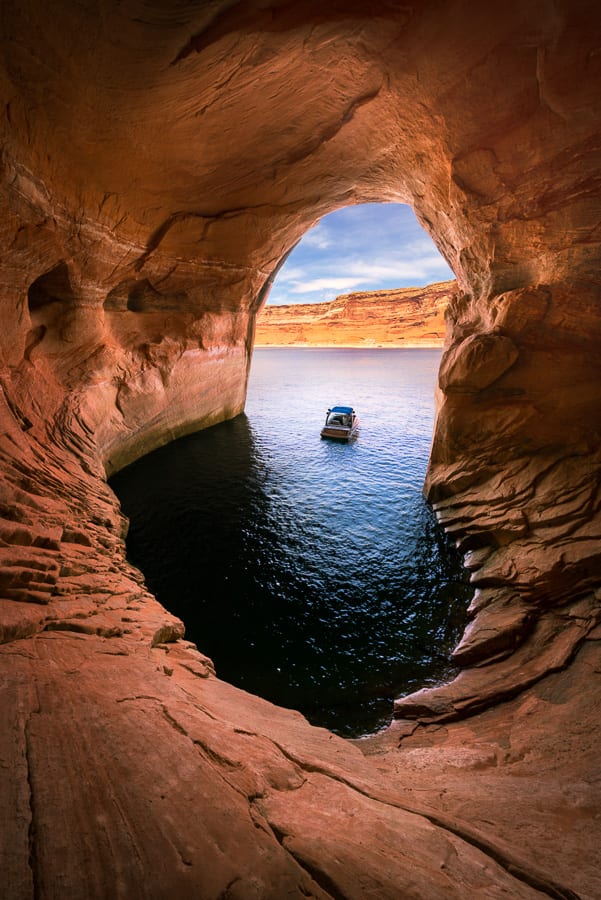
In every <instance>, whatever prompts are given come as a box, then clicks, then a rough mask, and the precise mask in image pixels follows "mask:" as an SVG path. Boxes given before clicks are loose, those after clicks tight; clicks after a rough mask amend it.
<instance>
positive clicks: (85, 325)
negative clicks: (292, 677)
mask: <svg viewBox="0 0 601 900" xmlns="http://www.w3.org/2000/svg"><path fill="white" fill-rule="evenodd" d="M1 25H2V42H1V48H0V84H1V85H2V91H3V100H4V102H3V105H2V118H1V122H0V129H1V135H2V145H1V146H2V158H1V165H2V176H3V185H2V193H1V196H0V209H1V212H2V216H1V217H0V239H1V241H2V254H1V255H0V302H1V304H2V307H1V309H2V324H3V327H2V330H1V332H0V386H1V388H2V391H1V394H0V457H1V467H0V609H1V617H0V634H1V636H2V640H3V643H2V646H1V647H0V670H1V672H2V676H1V678H0V691H1V692H2V702H1V705H0V710H1V715H2V720H3V722H2V729H1V731H0V759H1V760H2V765H1V766H0V781H1V785H0V804H1V807H0V811H1V815H2V822H3V828H2V829H0V855H1V858H2V871H3V878H4V881H3V893H4V894H5V895H6V896H7V897H8V898H10V900H21V898H33V897H40V898H41V897H44V898H59V897H60V898H61V900H68V898H74V900H75V898H77V900H79V898H105V897H108V896H111V897H113V896H123V897H128V898H135V897H146V898H148V897H156V898H165V897H169V898H173V897H182V898H183V897H195V898H202V900H213V898H222V900H226V898H230V900H233V898H240V900H248V898H253V897H256V898H273V900H276V898H277V900H279V898H281V897H283V896H293V897H294V896H299V897H300V896H303V897H345V898H355V897H362V896H367V895H369V896H374V897H378V898H398V897H399V896H406V897H420V898H428V900H430V898H435V897H441V898H442V897H444V898H448V897H457V898H463V897H465V896H466V895H468V894H473V895H474V896H482V897H502V896H504V897H507V896H511V897H540V896H551V897H562V898H566V897H568V898H576V897H586V898H593V897H596V896H598V895H599V892H600V889H601V885H600V882H599V874H598V869H597V866H596V855H597V848H598V845H599V837H600V835H599V819H598V810H599V795H598V789H599V779H598V773H599V751H598V744H599V723H598V717H597V715H596V710H597V708H598V706H599V700H600V699H601V698H600V692H601V689H600V684H599V672H600V671H601V669H600V661H599V638H600V636H601V632H600V627H599V625H598V624H597V623H598V620H599V606H600V603H599V600H600V595H599V591H600V581H601V578H600V571H599V570H600V556H599V546H600V537H601V525H600V513H599V503H600V483H601V476H600V471H601V469H600V460H599V447H600V433H599V429H600V423H601V415H600V413H601V409H600V406H601V400H600V391H599V374H600V373H599V365H600V364H599V340H600V338H601V324H600V322H601V298H600V296H599V275H598V273H599V263H600V253H599V184H600V180H601V179H600V166H599V148H600V145H601V140H600V134H599V110H600V109H601V104H600V102H599V99H600V98H599V78H598V67H599V60H600V59H601V56H600V54H599V45H600V36H599V25H598V15H597V9H596V6H595V4H592V3H588V2H585V0H570V2H569V3H568V2H563V0H560V2H557V0H555V2H553V3H551V2H546V0H540V2H531V3H524V2H520V3H517V2H511V0H509V2H507V3H504V4H503V6H502V7H491V6H480V7H478V8H476V7H475V6H474V4H471V3H467V2H460V0H452V2H449V3H444V4H443V3H429V2H418V3H416V4H413V5H412V6H402V7H401V6H399V5H398V4H391V3H389V2H386V0H374V2H373V3H371V4H370V5H369V10H367V9H366V6H365V4H363V3H358V2H355V0H335V2H333V3H330V4H326V5H324V4H323V3H318V2H317V0H315V2H313V0H310V2H307V3H303V4H290V3H286V2H283V0H282V2H280V0H273V2H271V3H269V4H263V3H259V2H254V0H241V2H237V3H234V4H226V3H223V2H220V0H214V2H210V3H192V4H183V5H182V4H179V5H178V4H170V3H163V2H158V0H141V2H134V0H131V2H130V0H126V2H123V3H113V2H112V0H99V2H97V3H95V4H75V3H73V2H70V0H57V2H55V3H53V4H52V5H48V4H42V3H41V2H40V3H38V2H35V0H32V2H30V3H27V4H25V5H23V4H22V3H16V2H13V0H8V2H5V3H4V4H3V7H2V16H1ZM374 200H387V201H405V202H410V203H412V205H413V206H414V208H415V210H416V213H417V215H418V217H419V219H420V221H421V222H422V224H423V225H424V226H425V227H426V228H427V229H428V231H429V232H430V233H431V234H432V236H433V238H434V240H435V241H436V243H437V245H438V246H439V248H440V249H441V250H442V252H443V253H444V255H445V256H446V258H447V260H448V261H449V263H450V264H451V266H452V267H453V269H454V271H455V273H456V275H457V283H458V293H457V297H456V299H454V300H453V301H452V302H451V304H450V306H449V310H448V313H447V320H448V333H447V337H446V343H445V350H444V354H443V361H442V366H441V371H440V378H439V389H438V390H439V395H438V417H437V424H436V430H435V434H434V440H433V446H432V456H431V461H430V468H429V474H428V480H427V485H426V489H427V492H428V496H429V498H430V499H431V501H432V503H433V505H434V508H435V509H436V512H437V515H438V517H439V519H440V521H441V522H442V524H443V525H444V527H445V528H447V530H448V531H449V532H451V533H452V534H454V535H455V537H456V539H457V541H458V544H459V546H460V548H461V549H462V551H463V552H464V553H465V555H466V564H467V565H468V567H469V568H470V570H471V571H472V572H473V576H472V577H473V581H474V584H475V585H476V587H477V592H476V595H475V598H474V603H473V608H472V613H473V619H472V621H471V623H470V626H469V628H468V630H467V632H466V634H465V636H464V638H463V640H462V641H461V643H460V645H459V647H458V648H457V650H456V653H455V656H456V659H457V662H458V664H459V665H460V666H461V673H460V675H459V677H458V678H457V679H456V680H455V681H454V682H453V683H452V684H450V685H448V686H445V687H442V688H438V689H430V690H427V691H423V692H420V693H419V694H417V695H413V696H412V697H409V698H403V699H400V700H399V701H398V702H397V704H396V708H395V716H396V718H395V721H394V723H393V724H392V725H391V727H390V728H389V729H388V730H387V731H386V732H385V733H384V734H383V735H381V736H379V737H377V738H372V739H371V740H368V741H364V742H360V743H359V744H353V743H349V742H346V741H343V740H341V739H339V738H336V737H335V736H333V735H331V734H329V733H327V732H325V731H323V730H320V729H314V728H311V727H310V726H309V725H308V724H307V723H306V722H305V721H304V720H303V719H302V718H301V717H300V716H299V715H298V714H296V713H294V712H291V711H286V710H279V709H277V708H275V707H272V706H270V705H269V704H267V703H266V702H264V701H262V700H260V699H258V698H254V697H250V696H248V695H246V694H244V693H243V692H241V691H238V690H235V689H234V688H232V687H230V686H228V685H226V684H224V683H223V682H221V681H220V680H219V679H218V678H217V677H216V676H215V675H214V673H213V668H212V665H211V663H210V661H209V660H207V659H206V658H205V657H204V656H203V655H202V653H201V650H202V647H201V648H200V649H196V648H195V647H193V646H191V645H190V644H188V643H187V642H186V641H185V640H184V639H183V625H182V624H181V623H180V622H179V621H177V620H176V619H174V618H173V617H172V616H171V615H169V613H168V612H167V611H165V610H164V609H162V608H161V607H160V606H159V605H158V603H157V602H156V601H155V600H154V598H152V597H151V596H150V595H149V593H148V592H147V590H146V589H145V588H144V585H143V580H142V576H141V575H140V573H138V572H136V571H135V570H134V569H132V567H131V566H129V565H128V563H127V562H126V559H125V546H124V541H123V533H124V528H125V523H124V521H123V519H122V517H121V515H120V513H119V510H118V506H117V502H116V500H115V498H114V496H113V495H112V494H111V492H110V490H109V489H108V487H107V485H106V480H105V479H106V473H107V472H111V471H114V470H115V469H116V468H118V467H120V466H122V465H124V464H125V463H127V462H128V461H129V460H131V459H134V458H135V457H136V456H139V455H140V454H142V453H144V452H146V451H147V450H149V449H150V448H152V447H154V446H157V445H159V444H160V443H163V442H165V441H166V440H169V439H170V438H172V437H173V436H176V435H178V434H183V433H185V432H186V431H188V430H192V429H195V428H200V427H203V426H205V425H207V424H211V423H213V422H217V421H220V420H222V419H225V418H227V417H230V416H233V415H235V414H236V413H237V412H239V411H240V410H241V409H242V408H243V404H244V396H245V387H246V378H247V373H248V365H249V361H250V356H251V352H252V340H253V331H254V321H255V316H256V312H257V310H258V309H259V308H260V307H261V305H262V304H263V303H264V301H265V298H266V296H267V292H268V290H269V285H270V281H271V279H272V278H273V277H274V274H275V272H276V271H277V268H278V266H279V265H280V264H281V261H282V260H283V259H284V257H285V255H286V253H287V252H288V251H289V250H290V249H291V248H292V246H293V245H294V244H295V242H296V241H297V240H298V239H299V238H300V237H301V236H302V234H303V233H304V232H305V231H306V230H307V229H308V228H309V227H310V226H311V225H313V224H314V223H315V221H316V220H317V219H318V218H319V217H320V216H322V215H323V214H325V213H327V212H329V211H331V210H332V209H335V208H337V207H340V206H342V205H345V204H349V203H356V202H362V201H374ZM274 389H277V386H275V385H274ZM500 701H502V702H500Z"/></svg>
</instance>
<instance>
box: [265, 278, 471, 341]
mask: <svg viewBox="0 0 601 900" xmlns="http://www.w3.org/2000/svg"><path fill="white" fill-rule="evenodd" d="M455 292H456V285H455V282H454V281H441V282H439V283H438V284H431V285H428V286H427V287H423V288H399V289H398V290H395V291H361V292H356V293H353V294H341V296H340V297H336V299H335V300H332V301H331V302H329V303H328V302H324V303H298V304H290V305H286V306H266V307H265V308H264V309H263V310H262V311H261V312H260V313H259V315H258V317H257V324H256V328H255V345H259V346H260V345H266V346H284V347H288V346H296V347H303V346H307V347H337V346H341V347H373V346H376V347H441V346H442V344H443V341H444V336H445V332H446V325H445V311H446V309H447V306H448V304H449V301H450V299H451V297H452V296H453V295H454V294H455Z"/></svg>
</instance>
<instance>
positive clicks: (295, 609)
mask: <svg viewBox="0 0 601 900" xmlns="http://www.w3.org/2000/svg"><path fill="white" fill-rule="evenodd" d="M282 352H283V353H284V354H288V356H286V355H284V357H282V356H281V353H282ZM303 352H304V353H305V354H306V353H308V352H309V351H300V353H301V354H302V353H303ZM340 352H341V351H338V353H339V354H340ZM342 352H343V353H346V354H349V353H351V354H352V353H359V354H361V353H366V352H367V353H369V352H368V351H342ZM404 352H405V354H407V353H408V352H410V351H404ZM293 353H294V351H280V356H279V357H278V352H277V351H263V356H262V358H261V354H259V357H260V360H259V365H258V370H255V372H254V373H253V374H254V377H255V383H254V385H252V386H251V390H250V392H249V404H248V407H247V408H248V417H247V416H246V415H242V416H239V417H238V418H236V419H235V420H233V421H231V422H227V423H224V424H223V425H219V426H216V427H215V428H211V429H209V430H207V431H205V432H202V433H200V434H197V435H192V436H190V437H187V438H183V439H181V440H179V441H176V442H175V443H173V444H171V445H169V446H168V447H164V448H162V449H160V450H158V451H156V452H155V453H153V454H151V455H149V456H148V457H146V458H144V459H142V460H140V461H139V462H137V463H135V464H134V465H132V466H130V467H129V468H128V469H126V470H124V471H123V472H121V473H119V474H118V475H116V476H115V477H114V478H113V479H112V486H113V488H114V490H115V491H116V493H117V494H118V496H119V497H120V499H121V502H122V506H123V509H124V512H125V514H126V515H128V516H129V517H130V519H131V527H130V534H129V538H128V553H129V557H130V559H131V560H132V562H134V563H135V564H136V565H137V566H139V567H140V568H141V569H142V571H143V572H144V574H145V576H146V581H147V584H148V586H149V588H150V589H151V590H152V591H153V592H154V593H155V594H156V595H157V597H158V599H159V600H160V601H161V602H162V603H163V604H164V605H165V606H166V607H167V608H168V609H170V610H171V611H172V612H174V613H175V614H176V615H178V616H180V617H181V618H182V619H183V621H184V622H185V624H186V631H187V636H188V637H189V638H190V639H191V640H193V641H195V642H196V643H197V644H198V646H199V648H200V649H201V650H202V651H203V652H204V653H207V654H208V655H209V656H211V657H212V658H213V659H214V660H215V663H216V666H217V672H218V674H219V675H220V677H221V678H224V679H225V680H228V681H230V682H232V683H233V684H236V685H238V686H240V687H243V688H245V689H246V690H249V691H252V692H253V693H257V694H260V695H261V696H263V697H266V698H267V699H269V700H272V701H273V702H275V703H278V704H280V705H283V706H288V707H293V708H296V709H300V710H301V711H302V712H303V713H304V714H305V715H306V716H307V718H308V719H309V720H310V721H311V722H313V723H314V724H318V725H324V726H326V727H328V728H330V729H332V730H334V731H337V732H339V733H341V734H345V735H348V736H351V735H358V734H364V733H367V732H370V731H374V730H376V729H377V728H378V727H380V726H381V725H383V724H386V723H387V722H388V721H389V719H390V715H391V700H392V699H393V697H395V696H399V695H400V694H402V693H407V692H408V691H411V690H414V689H416V688H418V687H421V686H424V685H426V684H432V683H435V682H437V681H440V680H442V679H444V678H445V677H447V676H448V675H449V674H450V672H451V669H450V666H449V663H448V656H449V652H450V650H451V649H452V647H453V646H454V644H455V643H456V641H457V639H458V637H459V635H460V633H461V630H462V627H463V624H464V609H465V606H466V599H467V596H468V594H469V591H468V588H467V585H466V583H465V575H464V572H463V570H462V567H461V564H460V560H459V559H458V558H457V556H456V555H455V554H454V553H453V552H452V551H451V548H450V547H449V545H448V543H447V541H446V539H445V537H444V536H443V535H442V534H441V533H440V531H439V529H438V527H437V526H436V523H435V520H434V518H433V515H432V513H431V511H430V510H429V508H428V507H427V505H426V504H425V502H424V501H423V499H422V497H421V483H422V480H423V473H424V471H425V465H426V461H427V452H428V442H429V433H430V432H429V428H430V427H431V425H430V423H431V398H430V393H429V392H430V391H431V387H432V383H431V382H430V381H429V378H428V377H426V376H427V375H428V373H430V370H433V371H434V372H435V371H436V364H437V359H438V354H437V353H436V351H434V355H432V353H430V355H429V356H428V355H425V356H424V355H423V354H422V356H421V357H419V356H416V355H415V354H414V356H413V357H412V358H410V362H411V365H410V366H409V368H410V369H412V370H413V376H408V377H413V378H414V380H415V379H416V378H417V381H418V383H419V385H420V387H419V389H416V387H415V385H414V387H413V389H412V395H413V402H412V403H409V404H408V405H407V410H406V415H407V416H408V418H409V420H410V422H411V423H412V426H411V427H412V428H413V434H411V429H410V428H409V426H407V427H406V428H405V430H404V431H403V423H402V421H401V422H400V424H399V405H400V404H399V400H398V398H399V396H404V394H401V395H399V394H396V393H395V394H394V396H395V397H396V398H397V399H396V400H395V404H394V407H393V409H392V412H391V408H390V405H389V401H388V400H387V399H386V398H385V397H384V398H383V397H382V393H381V390H379V389H378V384H377V383H376V384H375V385H372V386H373V390H374V391H375V394H374V403H375V405H374V404H372V403H370V401H369V397H368V394H365V392H364V394H365V395H364V396H363V398H362V405H361V408H360V409H361V411H362V412H364V417H363V419H362V421H363V422H364V423H366V424H363V425H362V432H361V434H360V436H359V439H358V440H357V441H356V442H354V443H353V444H348V445H344V444H335V443H330V442H325V441H320V440H319V438H318V437H317V435H318V434H319V426H320V424H321V417H322V412H323V411H324V410H322V407H323V405H324V403H323V397H320V398H319V399H318V400H317V402H315V400H314V399H313V392H314V390H315V389H316V387H317V386H316V385H314V384H313V381H312V379H311V377H309V373H310V372H315V371H316V369H319V367H320V366H323V364H324V359H325V362H326V373H327V374H326V375H325V376H324V375H323V373H322V376H321V377H326V378H327V381H328V384H329V383H330V382H331V381H332V380H333V379H334V378H335V375H334V369H336V368H337V367H338V369H339V368H340V366H342V367H343V369H344V368H345V367H347V366H348V364H349V357H348V356H346V357H341V356H338V357H336V355H334V357H332V356H330V357H328V356H327V354H328V353H330V351H322V356H321V357H319V356H315V355H314V356H312V357H308V358H307V357H305V358H302V357H301V361H300V365H301V368H302V366H305V365H308V369H307V371H306V372H305V373H304V375H305V387H304V394H305V395H307V396H306V397H302V396H300V394H299V390H298V382H297V379H298V376H299V372H298V371H297V372H296V375H294V376H290V379H291V380H290V389H288V388H287V386H286V384H287V382H286V377H284V376H281V375H280V376H276V373H277V372H280V371H281V367H282V366H284V369H286V370H289V369H290V367H291V362H292V356H291V355H290V354H293ZM371 353H372V354H373V353H376V354H378V353H379V354H380V356H379V357H376V359H375V361H374V360H371V365H368V366H367V371H368V372H370V373H371V374H370V378H371V381H372V382H373V381H374V379H375V381H376V382H377V381H378V378H383V379H384V381H385V382H386V383H388V382H390V381H391V380H392V381H393V382H394V380H395V378H394V370H395V369H396V368H398V366H399V364H401V363H402V365H403V366H404V367H405V368H406V367H407V365H408V362H407V360H405V362H404V363H403V362H402V357H400V356H399V354H398V352H397V354H396V356H393V357H392V358H391V359H387V360H385V359H384V357H382V355H381V354H382V353H385V351H372V352H371ZM324 354H325V356H324ZM354 362H355V365H354V366H353V367H352V369H351V371H353V370H354V369H355V367H356V366H357V365H359V366H361V363H362V362H365V360H361V359H360V358H355V360H354ZM369 362H370V361H369V360H368V363H369ZM383 363H386V365H385V367H384V370H383V371H382V372H380V369H381V368H382V364H383ZM255 365H257V364H256V360H255ZM375 373H380V374H379V375H377V377H376V374H375ZM300 374H302V372H301V373H300ZM397 374H398V373H397ZM353 377H356V376H353ZM274 378H276V381H275V384H274ZM360 378H361V383H362V384H364V382H365V381H366V367H365V366H363V368H362V370H361V375H360ZM420 379H421V380H420ZM367 380H368V381H369V378H368V379H367ZM319 382H320V378H318V379H317V384H319ZM293 384H294V385H295V387H294V394H293V395H292V385H293ZM380 387H381V386H380ZM397 387H398V385H397ZM318 389H319V392H320V394H323V385H322V386H321V387H320V388H318ZM355 393H357V392H356V391H355ZM422 393H423V403H424V404H426V405H427V404H430V416H429V417H428V415H426V414H425V413H424V410H423V409H421V404H422V400H421V399H419V398H421V396H422ZM274 395H275V396H274ZM347 398H348V394H347V395H346V396H338V395H336V396H333V397H330V396H329V395H328V397H327V400H326V403H327V402H328V401H330V402H345V401H346V400H347ZM416 398H418V399H417V400H416ZM382 402H384V403H385V410H386V412H382V409H381V404H382ZM318 404H319V405H318ZM357 405H358V404H357ZM314 406H316V407H317V408H316V409H313V407H314ZM372 406H373V413H374V414H377V420H376V419H375V418H374V421H377V423H378V429H376V430H379V432H380V433H379V434H375V433H374V428H373V426H372V427H371V428H370V423H369V419H370V415H371V411H372ZM378 407H379V411H378ZM417 407H420V408H419V409H418V408H417ZM313 416H314V417H315V418H313ZM420 416H422V418H423V425H422V426H419V427H416V425H415V423H416V420H417V421H419V420H420ZM400 418H401V419H402V416H401V417H400ZM366 419H367V421H366ZM399 428H400V429H401V431H402V434H403V437H402V439H403V442H404V449H403V450H402V452H401V451H400V450H399ZM422 432H423V434H422ZM408 436H409V437H408Z"/></svg>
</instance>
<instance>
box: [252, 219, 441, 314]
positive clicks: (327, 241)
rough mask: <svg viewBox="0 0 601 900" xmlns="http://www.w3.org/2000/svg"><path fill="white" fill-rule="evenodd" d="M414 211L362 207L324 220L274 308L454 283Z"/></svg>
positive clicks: (285, 271)
mask: <svg viewBox="0 0 601 900" xmlns="http://www.w3.org/2000/svg"><path fill="white" fill-rule="evenodd" d="M454 277H455V276H454V275H453V273H452V271H451V270H450V268H449V267H448V265H447V264H446V262H445V261H444V259H443V258H442V256H441V255H440V253H439V252H438V250H437V249H436V247H435V245H434V243H433V241H432V239H431V238H430V237H429V236H428V235H427V234H426V232H425V231H424V230H423V228H422V227H421V225H420V224H419V223H418V221H417V219H416V217H415V213H414V212H413V210H412V208H411V207H410V206H406V205H405V204H401V203H363V204H361V205H359V206H346V207H344V208H343V209H338V210H336V212H333V213H330V214H329V215H327V216H324V217H323V219H321V220H320V221H319V222H318V223H317V225H315V226H314V227H313V228H311V229H310V230H309V231H307V233H306V234H305V235H304V237H303V238H302V239H301V241H300V242H299V243H298V244H297V246H296V247H295V248H294V250H293V251H292V253H291V254H290V256H289V257H288V259H287V260H286V262H285V263H284V265H283V266H282V268H281V269H280V271H279V272H278V274H277V276H276V278H275V281H274V284H273V287H272V289H271V293H270V295H269V299H268V301H267V303H268V304H270V305H279V304H284V303H323V302H324V301H326V300H333V299H334V297H337V296H338V294H350V293H352V292H353V291H379V290H385V289H390V288H401V287H418V286H421V285H424V284H431V283H432V282H434V281H446V280H447V279H450V278H454Z"/></svg>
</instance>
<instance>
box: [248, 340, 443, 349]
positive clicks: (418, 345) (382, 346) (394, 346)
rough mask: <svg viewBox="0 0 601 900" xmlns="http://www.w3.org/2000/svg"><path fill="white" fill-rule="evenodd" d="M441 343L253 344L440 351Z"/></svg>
mask: <svg viewBox="0 0 601 900" xmlns="http://www.w3.org/2000/svg"><path fill="white" fill-rule="evenodd" d="M443 346H444V345H443V342H442V341H440V342H437V343H434V342H433V341H430V342H423V343H416V342H413V341H412V342H410V343H409V342H408V343H406V344H392V343H390V344H384V343H377V344H375V343H374V344H367V343H365V342H363V343H361V344H320V343H311V344H309V343H302V344H259V343H257V344H254V345H253V347H254V349H255V350H442V349H443Z"/></svg>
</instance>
